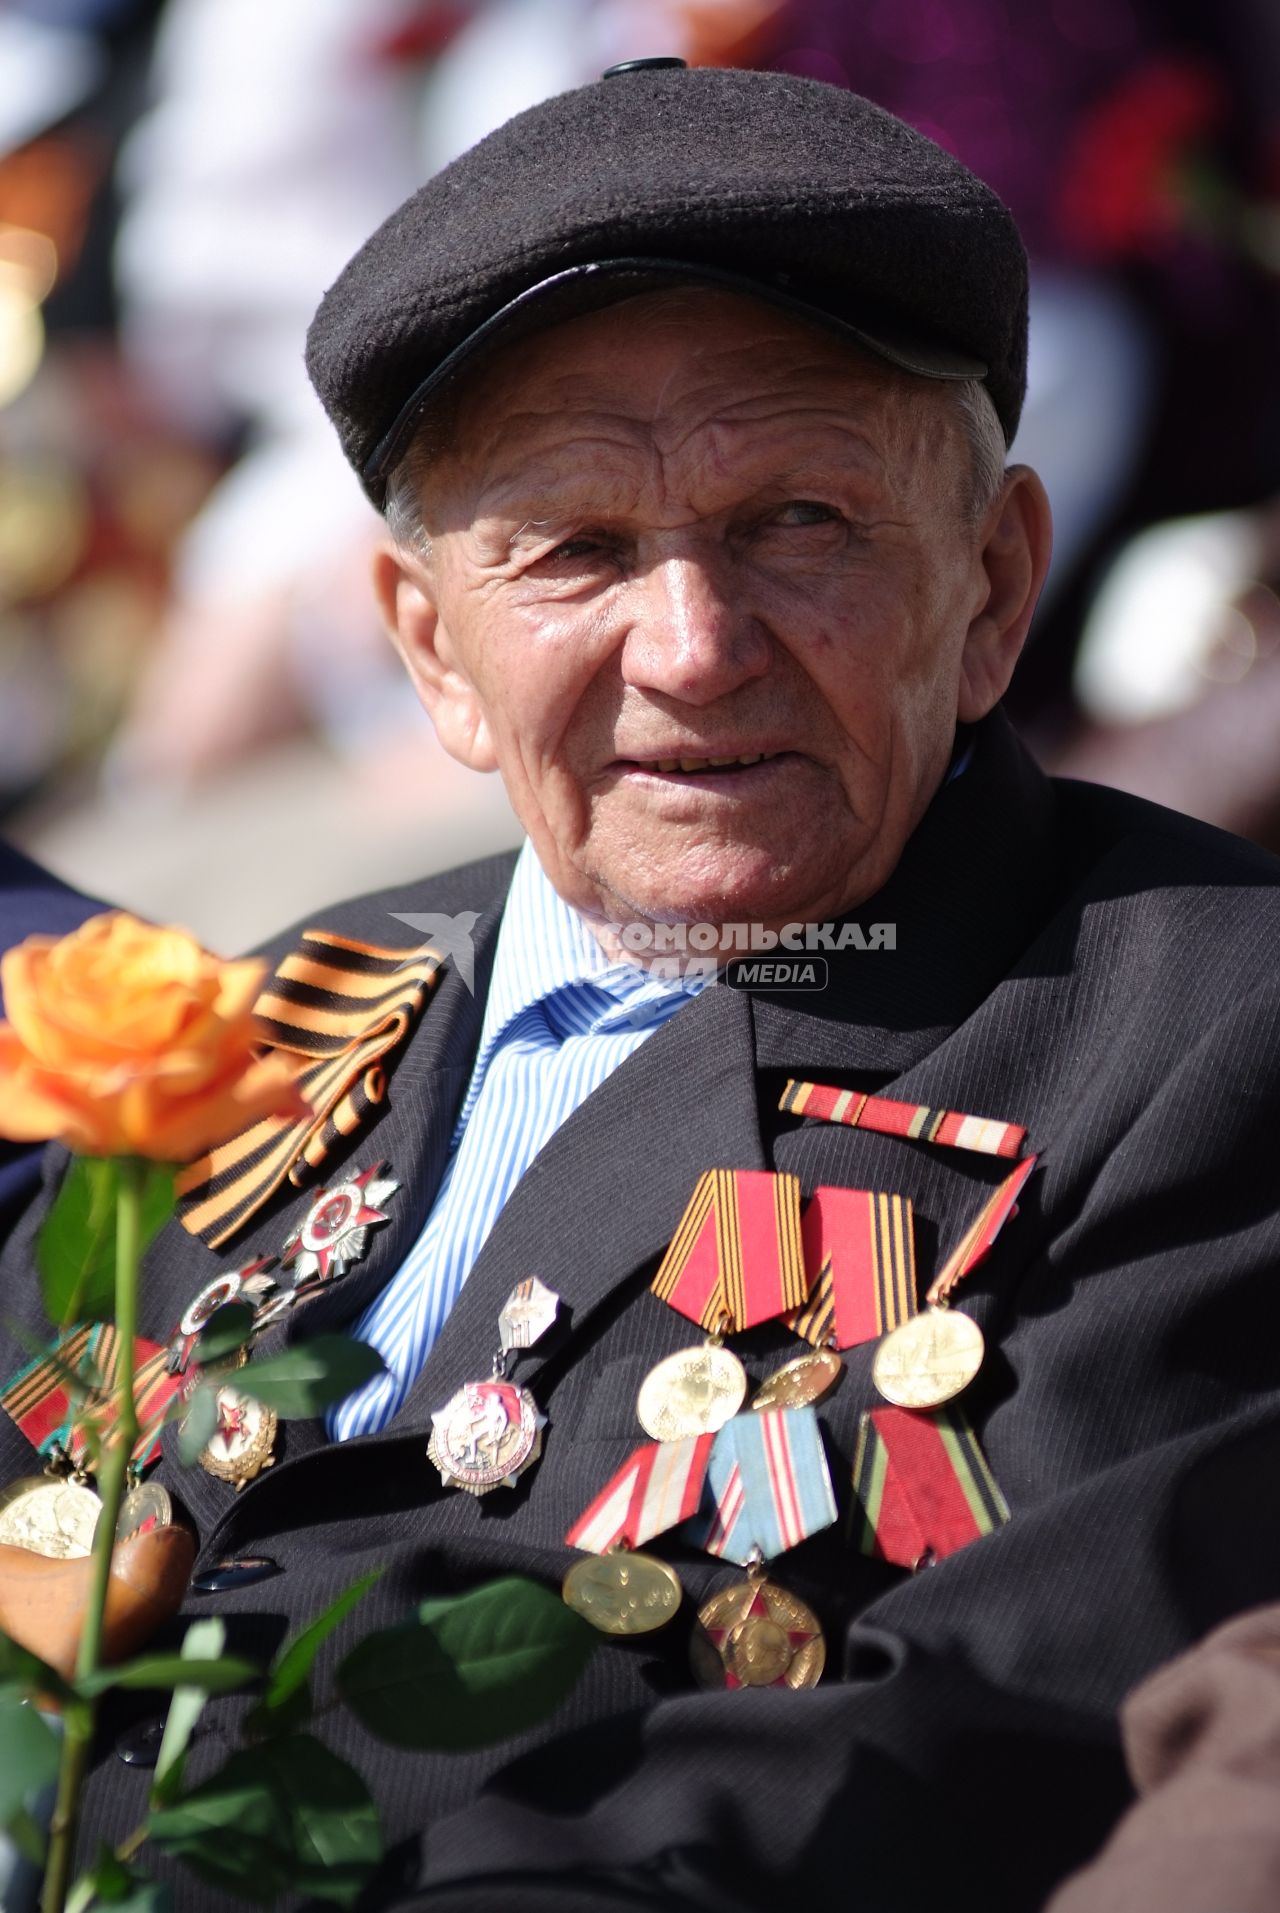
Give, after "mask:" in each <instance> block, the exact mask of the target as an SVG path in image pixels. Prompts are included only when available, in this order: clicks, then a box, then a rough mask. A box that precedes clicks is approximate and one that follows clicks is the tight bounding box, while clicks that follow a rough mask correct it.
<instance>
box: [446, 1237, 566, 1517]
mask: <svg viewBox="0 0 1280 1913" xmlns="http://www.w3.org/2000/svg"><path fill="white" fill-rule="evenodd" d="M559 1305H560V1304H559V1297H558V1296H557V1295H555V1294H554V1293H553V1292H552V1290H550V1289H549V1288H548V1287H547V1286H546V1284H545V1283H544V1282H541V1281H539V1279H538V1277H537V1276H536V1275H531V1276H527V1277H526V1278H525V1280H524V1281H523V1282H518V1283H517V1284H516V1286H515V1288H514V1289H513V1290H512V1292H511V1294H510V1295H509V1296H508V1297H507V1300H506V1302H505V1303H504V1304H503V1307H502V1313H501V1314H500V1315H499V1317H498V1329H499V1336H500V1340H501V1349H500V1351H499V1353H498V1354H497V1355H495V1356H494V1358H493V1373H492V1374H491V1375H490V1376H489V1378H488V1379H487V1380H486V1381H482V1382H464V1383H463V1385H462V1387H461V1388H460V1389H459V1390H458V1392H457V1394H456V1395H453V1396H451V1397H450V1399H449V1400H448V1401H447V1402H446V1403H445V1405H444V1407H443V1408H441V1409H440V1410H438V1412H437V1413H436V1414H434V1415H433V1416H432V1417H431V1439H430V1441H429V1442H428V1443H427V1454H428V1455H429V1457H430V1459H431V1460H432V1461H433V1462H434V1463H435V1466H436V1467H437V1468H438V1469H439V1470H440V1479H441V1481H442V1482H443V1483H444V1485H445V1487H446V1488H461V1490H462V1491H463V1493H464V1494H469V1495H487V1494H488V1493H489V1491H490V1490H491V1489H493V1488H514V1487H515V1485H516V1482H517V1481H518V1480H519V1479H520V1476H521V1475H522V1474H524V1472H525V1470H526V1469H528V1468H532V1466H533V1464H534V1463H535V1462H536V1461H537V1459H538V1457H539V1456H540V1455H541V1453H542V1431H543V1429H544V1428H545V1427H546V1425H547V1418H546V1416H545V1415H544V1414H543V1413H542V1411H541V1409H540V1408H539V1407H538V1404H537V1402H536V1401H535V1400H534V1398H533V1396H532V1395H531V1394H530V1393H529V1390H528V1389H527V1388H521V1387H520V1386H519V1385H518V1384H517V1383H515V1382H513V1381H510V1380H509V1379H508V1373H509V1370H510V1367H511V1364H512V1361H513V1358H514V1356H515V1354H516V1353H517V1351H518V1350H520V1349H524V1348H529V1347H531V1346H532V1344H533V1343H534V1342H536V1341H537V1340H538V1338H539V1336H540V1335H543V1334H545V1332H546V1330H547V1329H549V1328H550V1326H551V1324H552V1322H554V1320H555V1317H556V1310H557V1309H558V1307H559Z"/></svg>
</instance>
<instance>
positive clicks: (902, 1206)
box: [787, 1188, 916, 1348]
mask: <svg viewBox="0 0 1280 1913" xmlns="http://www.w3.org/2000/svg"><path fill="white" fill-rule="evenodd" d="M801 1239H802V1242H803V1245H804V1260H805V1267H806V1268H807V1269H808V1271H809V1277H810V1280H811V1282H812V1283H813V1287H812V1289H811V1291H810V1295H809V1300H808V1301H807V1302H806V1303H805V1304H804V1306H803V1308H799V1309H797V1310H796V1311H795V1313H794V1314H793V1315H790V1316H788V1317H787V1327H788V1328H790V1329H793V1330H794V1331H795V1333H796V1334H797V1335H802V1336H803V1337H804V1339H805V1341H806V1342H811V1343H812V1344H813V1346H814V1347H815V1348H853V1347H854V1346H855V1344H857V1343H858V1342H871V1341H875V1340H876V1339H877V1337H879V1336H881V1335H884V1334H886V1333H887V1332H888V1331H889V1330H890V1329H894V1328H897V1327H898V1325H899V1323H901V1322H905V1321H906V1320H907V1318H908V1317H909V1316H912V1315H914V1314H915V1313H916V1252H915V1228H914V1215H913V1211H912V1207H911V1202H910V1199H909V1198H907V1197H903V1196H894V1195H887V1194H885V1193H884V1192H883V1191H882V1190H875V1189H828V1188H819V1189H815V1190H814V1192H813V1195H812V1197H811V1198H810V1201H809V1206H808V1208H807V1209H806V1210H805V1212H804V1220H803V1222H802V1224H801Z"/></svg>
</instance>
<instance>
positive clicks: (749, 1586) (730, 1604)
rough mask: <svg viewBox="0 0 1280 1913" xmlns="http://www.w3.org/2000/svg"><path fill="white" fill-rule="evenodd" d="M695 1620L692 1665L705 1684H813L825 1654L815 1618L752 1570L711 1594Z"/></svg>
mask: <svg viewBox="0 0 1280 1913" xmlns="http://www.w3.org/2000/svg"><path fill="white" fill-rule="evenodd" d="M698 1621H699V1625H700V1626H701V1629H702V1638H701V1640H700V1641H699V1640H698V1638H697V1637H696V1636H695V1648H694V1654H693V1670H694V1673H695V1674H696V1676H697V1678H698V1680H699V1682H700V1683H701V1684H702V1685H703V1686H704V1687H792V1688H798V1687H815V1686H816V1685H817V1683H818V1679H819V1676H820V1675H821V1673H822V1669H823V1667H824V1665H825V1664H826V1658H827V1649H826V1643H825V1642H824V1640H823V1638H822V1628H821V1626H820V1624H819V1621H818V1617H817V1615H816V1614H815V1613H814V1612H813V1610H812V1608H809V1607H806V1606H805V1603H804V1602H803V1601H800V1600H797V1598H796V1596H795V1595H794V1594H788V1592H787V1590H786V1589H785V1588H780V1587H775V1585H774V1584H773V1582H772V1581H766V1580H764V1579H762V1578H761V1577H760V1576H759V1575H753V1576H752V1577H751V1578H750V1579H748V1580H746V1581H739V1582H738V1584H737V1586H736V1587H731V1588H725V1589H724V1590H723V1592H722V1593H720V1594H713V1595H712V1596H711V1599H710V1600H709V1601H705V1602H704V1603H703V1605H702V1607H701V1608H700V1609H699V1611H698ZM708 1645H709V1646H710V1648H711V1649H712V1650H714V1651H713V1652H708V1651H707V1649H708Z"/></svg>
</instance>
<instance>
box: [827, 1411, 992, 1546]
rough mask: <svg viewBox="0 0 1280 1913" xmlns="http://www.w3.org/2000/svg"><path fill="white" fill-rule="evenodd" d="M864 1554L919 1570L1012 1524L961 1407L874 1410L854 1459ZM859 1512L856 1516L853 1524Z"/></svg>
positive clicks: (862, 1429)
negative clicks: (924, 1411) (920, 1411)
mask: <svg viewBox="0 0 1280 1913" xmlns="http://www.w3.org/2000/svg"><path fill="white" fill-rule="evenodd" d="M853 1491H854V1494H855V1496H856V1498H857V1501H858V1503H859V1507H860V1513H861V1535H860V1545H861V1549H862V1552H863V1554H871V1555H876V1556H878V1557H879V1559H880V1560H882V1561H891V1562H892V1563H893V1564H894V1566H895V1567H900V1568H917V1567H921V1566H923V1565H924V1564H925V1563H926V1562H928V1561H930V1560H935V1561H941V1560H942V1559H943V1558H944V1556H946V1555H948V1554H954V1553H955V1551H956V1549H957V1548H963V1547H966V1546H967V1545H968V1543H969V1542H970V1541H976V1540H977V1539H978V1538H979V1536H980V1535H984V1534H990V1533H991V1532H992V1530H993V1529H995V1528H998V1527H1001V1526H1003V1524H1004V1523H1005V1522H1006V1521H1007V1520H1008V1519H1009V1507H1008V1503H1007V1502H1006V1501H1005V1498H1004V1496H1003V1495H1002V1494H1001V1492H1000V1490H999V1488H998V1487H997V1485H996V1481H995V1477H994V1476H993V1475H992V1473H991V1469H990V1467H989V1466H988V1464H987V1459H986V1456H985V1455H984V1454H983V1452H982V1450H981V1448H980V1447H979V1445H978V1439H977V1436H976V1435H975V1434H974V1432H973V1430H972V1429H971V1428H970V1426H969V1424H968V1422H967V1421H966V1420H965V1418H964V1416H963V1415H962V1414H960V1413H959V1411H958V1410H957V1409H955V1408H941V1409H937V1410H935V1412H934V1413H933V1414H931V1415H921V1414H917V1413H915V1412H913V1411H912V1410H910V1409H906V1408H873V1409H870V1410H869V1411H868V1412H867V1413H866V1414H864V1415H863V1417H862V1423H861V1426H860V1428H859V1431H858V1446H857V1450H856V1452H855V1454H854V1459H853ZM856 1519H857V1511H855V1520H856Z"/></svg>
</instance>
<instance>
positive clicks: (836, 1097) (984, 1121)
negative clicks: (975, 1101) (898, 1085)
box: [778, 1077, 1027, 1157]
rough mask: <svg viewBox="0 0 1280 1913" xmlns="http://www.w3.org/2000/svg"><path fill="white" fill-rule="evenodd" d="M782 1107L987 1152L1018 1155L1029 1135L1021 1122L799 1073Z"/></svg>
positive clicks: (798, 1113) (791, 1112) (789, 1111)
mask: <svg viewBox="0 0 1280 1913" xmlns="http://www.w3.org/2000/svg"><path fill="white" fill-rule="evenodd" d="M778 1108H779V1109H781V1110H783V1111H784V1112H786V1113H787V1114H789V1115H792V1116H816V1117H817V1118H819V1120H820V1121H822V1122H826V1123H843V1124H844V1125H845V1126H846V1128H848V1129H873V1130H875V1131H876V1133H877V1134H878V1135H881V1136H905V1137H906V1138H907V1139H908V1140H909V1141H911V1142H935V1143H942V1144H944V1145H945V1146H946V1147H947V1148H949V1149H973V1150H976V1151H977V1153H978V1154H979V1155H981V1156H1010V1157H1012V1156H1016V1155H1017V1153H1018V1151H1019V1150H1020V1149H1021V1147H1022V1145H1023V1143H1024V1142H1025V1140H1026V1135H1027V1132H1026V1130H1025V1129H1021V1128H1019V1126H1018V1124H1017V1123H1002V1122H996V1121H995V1120H994V1119H993V1118H991V1117H988V1116H965V1115H962V1114H961V1113H960V1111H959V1110H955V1109H930V1108H929V1106H928V1105H927V1104H926V1103H895V1102H894V1101H892V1100H891V1098H889V1097H888V1096H864V1095H862V1094H861V1093H860V1092H859V1091H858V1090H854V1089H837V1088H835V1086H834V1085H833V1084H831V1083H802V1082H798V1081H797V1080H796V1079H795V1078H794V1077H793V1078H792V1079H791V1080H790V1081H789V1082H788V1083H787V1086H786V1088H785V1089H784V1090H783V1092H782V1097H781V1100H780V1101H779V1103H778Z"/></svg>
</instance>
